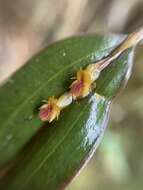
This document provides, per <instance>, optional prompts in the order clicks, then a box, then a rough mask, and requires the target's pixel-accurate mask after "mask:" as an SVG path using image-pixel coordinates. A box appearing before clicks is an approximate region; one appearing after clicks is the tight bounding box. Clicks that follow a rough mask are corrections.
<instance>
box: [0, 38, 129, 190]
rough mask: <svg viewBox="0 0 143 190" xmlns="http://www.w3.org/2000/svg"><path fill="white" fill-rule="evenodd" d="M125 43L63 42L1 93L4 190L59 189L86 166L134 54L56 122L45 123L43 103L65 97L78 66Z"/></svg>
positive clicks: (125, 57) (32, 62)
mask: <svg viewBox="0 0 143 190" xmlns="http://www.w3.org/2000/svg"><path fill="white" fill-rule="evenodd" d="M123 39H124V37H119V36H105V37H102V36H87V37H74V38H70V39H67V40H63V41H61V42H58V43H56V44H54V45H52V46H50V47H49V48H47V49H45V50H44V51H42V52H41V53H40V54H38V55H37V56H35V57H34V58H33V59H31V60H30V61H29V62H28V63H27V64H26V65H25V66H24V67H23V68H22V69H20V70H19V71H18V72H17V73H16V74H15V75H14V76H13V77H12V78H11V79H10V80H9V81H8V82H7V83H6V84H5V85H3V86H2V87H1V88H0V100H1V101H0V107H1V108H2V109H1V110H0V115H1V117H0V123H1V126H0V165H1V166H3V167H4V164H5V163H6V162H7V161H11V159H12V158H13V160H12V161H11V162H12V163H13V165H12V168H11V169H10V171H9V172H8V174H7V175H6V176H5V177H4V178H3V179H2V181H1V184H0V188H1V189H6V190H8V189H10V190H15V189H18V188H20V189H25V190H26V189H31V188H35V189H37V190H38V189H42V190H44V189H59V188H60V187H62V186H64V185H66V183H67V182H68V181H69V180H70V178H72V176H73V175H74V174H75V173H76V172H77V171H78V169H79V168H80V167H81V166H82V165H83V163H84V162H85V160H86V159H87V158H88V156H89V155H90V154H91V153H92V152H93V151H94V150H95V148H96V147H97V145H98V143H99V142H100V139H101V137H102V135H103V132H104V129H105V127H106V126H107V120H108V119H107V118H108V110H109V105H110V102H111V100H112V98H113V97H114V96H115V95H116V94H117V92H118V91H119V88H120V87H121V86H122V84H123V81H124V80H125V79H126V76H127V74H128V73H129V71H130V68H131V66H132V63H131V61H128V60H129V56H130V55H131V52H132V50H131V49H130V50H127V51H126V52H124V53H122V54H121V56H120V57H118V58H117V60H115V61H113V63H112V64H111V65H110V66H109V67H108V68H106V69H105V70H104V71H103V72H102V73H101V76H100V77H99V79H98V80H97V88H96V90H95V93H93V94H92V95H91V96H90V97H87V98H85V99H83V100H79V101H78V102H75V103H74V104H72V105H71V106H69V107H67V108H66V109H65V110H64V111H63V112H62V114H61V115H60V118H59V119H58V121H54V122H52V123H51V124H48V123H45V124H43V123H42V122H41V121H40V119H39V117H38V108H39V106H40V104H41V102H42V100H44V99H47V98H48V97H49V96H53V95H56V96H59V95H61V94H62V93H63V92H65V91H66V90H67V89H68V86H69V84H71V80H70V78H71V77H72V76H74V75H75V73H76V72H77V70H78V69H79V68H80V67H85V66H86V65H88V64H91V63H93V62H96V61H97V60H100V59H102V58H103V57H105V56H107V55H109V54H110V53H111V52H112V50H113V49H115V47H116V46H118V45H119V44H120V43H121V42H122V41H123ZM97 93H98V94H99V95H98V94H97ZM35 134H36V135H35ZM34 135H35V136H34ZM32 136H34V137H33V138H31V137H32ZM25 144H26V146H24V145H25ZM22 147H24V148H22ZM16 155H17V157H16V158H14V157H15V156H16Z"/></svg>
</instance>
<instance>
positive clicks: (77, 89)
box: [71, 80, 83, 97]
mask: <svg viewBox="0 0 143 190" xmlns="http://www.w3.org/2000/svg"><path fill="white" fill-rule="evenodd" d="M82 88H83V81H82V80H79V81H77V82H75V83H74V84H73V85H72V87H71V94H73V95H74V96H76V97H78V96H80V95H81V91H82Z"/></svg>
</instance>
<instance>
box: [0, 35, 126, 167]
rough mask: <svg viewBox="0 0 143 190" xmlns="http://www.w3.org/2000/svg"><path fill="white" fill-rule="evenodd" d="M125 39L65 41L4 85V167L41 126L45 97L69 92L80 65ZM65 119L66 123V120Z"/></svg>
mask: <svg viewBox="0 0 143 190" xmlns="http://www.w3.org/2000/svg"><path fill="white" fill-rule="evenodd" d="M123 40H124V37H121V36H104V37H102V36H87V37H74V38H71V39H67V40H63V41H61V42H58V43H56V44H54V45H52V46H50V47H49V48H46V49H45V50H44V51H42V52H41V53H40V54H38V55H37V56H36V57H34V58H33V59H31V60H30V61H29V62H28V63H27V64H26V65H25V66H24V67H23V68H21V69H20V70H19V71H18V72H17V73H16V74H15V75H13V76H12V78H11V79H9V80H8V82H7V83H6V84H4V85H3V86H1V87H0V108H1V109H0V124H1V125H0V166H2V165H3V164H5V163H6V162H7V161H9V160H10V159H11V158H13V157H14V156H15V155H16V154H17V153H18V152H19V151H20V149H21V148H22V147H23V146H24V145H25V144H26V143H27V142H28V141H29V139H30V138H31V137H32V136H33V135H34V134H35V133H36V132H37V131H38V130H39V129H40V127H41V125H42V123H41V121H40V120H39V117H38V108H39V106H40V104H41V102H42V100H44V99H46V100H47V98H48V97H49V96H53V95H57V96H58V95H60V94H61V93H63V92H64V91H66V90H67V89H68V86H69V84H70V83H71V80H70V78H71V77H72V76H74V74H75V73H76V71H77V70H78V69H79V68H80V67H83V66H85V65H88V64H90V63H93V62H95V61H97V60H100V59H102V58H103V57H105V56H107V55H108V54H110V52H111V51H112V50H113V49H114V48H115V47H116V46H117V45H118V44H119V43H121V42H122V41H123ZM63 114H64V113H63ZM61 118H62V120H63V122H64V120H65V119H66V118H65V117H64V116H61ZM69 122H70V123H72V119H70V121H69Z"/></svg>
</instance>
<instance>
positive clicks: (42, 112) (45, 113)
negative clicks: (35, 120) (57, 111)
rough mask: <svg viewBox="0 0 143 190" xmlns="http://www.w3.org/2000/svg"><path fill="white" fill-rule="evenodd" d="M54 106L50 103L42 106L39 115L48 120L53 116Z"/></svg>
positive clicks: (43, 119)
mask: <svg viewBox="0 0 143 190" xmlns="http://www.w3.org/2000/svg"><path fill="white" fill-rule="evenodd" d="M52 110H53V107H52V106H51V105H48V106H47V107H45V108H41V110H40V112H39V117H40V119H41V120H42V121H45V120H48V119H49V118H50V116H51V113H52Z"/></svg>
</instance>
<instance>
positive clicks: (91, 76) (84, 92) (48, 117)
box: [39, 64, 100, 122]
mask: <svg viewBox="0 0 143 190" xmlns="http://www.w3.org/2000/svg"><path fill="white" fill-rule="evenodd" d="M99 74H100V70H99V69H98V67H97V65H96V64H91V65H89V66H88V67H87V68H86V69H80V70H79V71H78V72H77V75H76V77H75V81H73V83H72V84H71V86H70V90H69V92H66V93H64V94H63V95H62V96H60V97H59V98H58V99H57V98H54V97H51V98H49V100H48V101H47V103H45V104H44V105H42V106H41V107H40V111H39V117H40V119H41V120H42V121H48V122H52V121H53V120H54V119H56V118H58V116H59V114H60V111H61V110H62V109H63V108H65V107H67V106H68V105H70V104H71V103H72V102H73V101H74V100H76V99H78V98H84V97H86V96H88V95H89V93H90V92H91V90H92V84H93V83H94V82H95V80H96V79H97V78H98V77H99ZM94 87H95V84H94Z"/></svg>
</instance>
